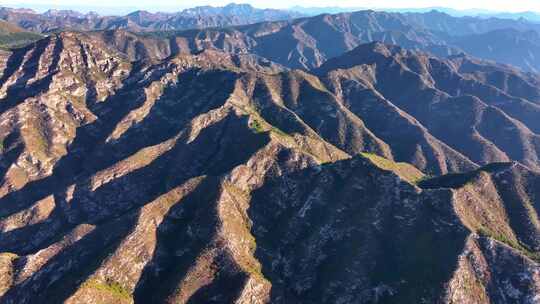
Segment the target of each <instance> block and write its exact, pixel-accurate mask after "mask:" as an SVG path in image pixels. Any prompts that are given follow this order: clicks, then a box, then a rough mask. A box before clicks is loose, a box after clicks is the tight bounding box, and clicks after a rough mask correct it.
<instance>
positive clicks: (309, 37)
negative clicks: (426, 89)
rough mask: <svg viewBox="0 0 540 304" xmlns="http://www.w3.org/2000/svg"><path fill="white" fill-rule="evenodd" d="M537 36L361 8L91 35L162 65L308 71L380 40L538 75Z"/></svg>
mask: <svg viewBox="0 0 540 304" xmlns="http://www.w3.org/2000/svg"><path fill="white" fill-rule="evenodd" d="M539 32H540V24H536V23H531V22H527V21H524V20H511V19H495V18H490V19H483V18H477V17H453V16H450V15H448V14H444V13H441V12H436V11H432V12H429V13H404V14H402V13H387V12H376V11H359V12H353V13H341V14H334V15H329V14H325V15H318V16H313V17H302V18H297V19H292V20H285V21H274V22H261V23H257V24H250V25H242V26H235V27H227V28H218V27H216V28H205V29H193V30H182V31H160V32H142V33H141V32H130V31H124V30H111V31H97V32H93V33H90V35H93V36H94V37H95V38H94V39H98V40H101V41H103V42H104V43H106V44H107V45H108V46H109V47H111V48H113V49H116V50H119V51H121V52H122V53H125V54H126V55H127V56H128V57H129V58H131V59H132V60H139V59H143V58H150V59H158V60H159V59H164V58H167V57H169V56H171V55H176V54H180V53H194V52H198V51H201V50H203V49H209V48H210V49H218V50H223V51H227V52H232V53H237V54H242V53H252V54H256V55H258V56H261V57H265V58H268V59H270V60H272V61H274V62H276V63H279V64H282V65H285V66H289V67H293V68H300V69H305V70H311V69H313V68H317V67H319V66H321V65H322V64H323V63H324V62H326V61H327V60H328V59H330V58H332V57H335V56H339V55H342V54H343V53H345V52H347V51H350V50H352V49H353V48H355V47H356V46H358V45H360V44H362V43H367V42H373V41H380V42H385V43H389V44H396V45H400V46H402V47H404V48H408V49H412V50H421V51H424V52H429V53H432V54H434V55H437V56H440V57H447V56H451V55H459V54H461V53H467V54H469V55H472V56H475V57H478V58H482V59H488V60H494V61H497V62H499V63H504V64H512V65H514V66H516V67H519V68H522V69H523V70H524V71H532V72H534V71H539V70H540V61H539V59H538V56H536V54H537V52H538V49H539V45H540V43H539V41H540V40H539V38H538V33H539Z"/></svg>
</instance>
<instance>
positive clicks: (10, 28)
mask: <svg viewBox="0 0 540 304" xmlns="http://www.w3.org/2000/svg"><path fill="white" fill-rule="evenodd" d="M40 38H42V36H41V35H39V34H34V33H30V32H27V31H25V30H23V29H22V28H20V27H18V26H16V25H13V24H10V23H8V22H5V21H1V20H0V48H2V49H9V48H14V47H21V46H24V45H26V44H30V43H32V42H34V41H36V40H39V39H40Z"/></svg>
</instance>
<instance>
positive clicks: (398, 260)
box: [248, 159, 469, 303]
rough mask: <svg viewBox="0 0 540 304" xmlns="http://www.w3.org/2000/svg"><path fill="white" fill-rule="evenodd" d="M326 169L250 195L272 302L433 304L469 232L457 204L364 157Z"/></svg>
mask: <svg viewBox="0 0 540 304" xmlns="http://www.w3.org/2000/svg"><path fill="white" fill-rule="evenodd" d="M321 169H322V170H321ZM321 169H317V168H307V169H304V170H300V171H296V172H293V173H290V174H286V175H284V176H279V177H267V179H266V181H265V183H264V185H263V187H261V188H260V189H258V190H256V191H254V192H253V193H252V200H251V203H250V208H249V210H248V215H249V218H250V219H251V220H252V222H253V224H252V227H251V232H252V234H253V236H254V237H255V239H256V243H257V248H256V252H255V257H256V258H257V260H258V261H259V262H260V263H261V265H262V274H263V275H264V277H265V278H267V279H268V280H269V281H270V282H271V283H272V289H271V295H270V297H271V298H270V302H271V303H274V302H285V303H288V302H291V303H294V302H326V303H333V302H336V301H337V300H338V298H340V297H341V296H349V295H350V296H351V297H352V298H350V299H351V301H354V300H359V299H363V300H366V301H368V302H369V300H368V299H371V301H376V300H377V301H378V303H419V302H421V300H422V299H431V300H432V301H434V302H436V301H437V300H438V299H439V298H440V296H442V293H443V292H444V284H445V283H447V282H448V281H449V280H450V278H451V277H452V275H453V272H454V271H455V269H456V268H457V261H458V257H459V255H460V254H461V252H462V250H463V248H464V245H465V241H466V238H467V236H468V234H469V233H468V231H467V230H466V229H465V228H464V227H462V226H460V225H459V224H458V223H460V222H459V219H457V216H456V215H455V212H454V211H453V207H452V204H451V201H450V199H449V198H448V197H445V196H444V195H441V196H440V197H439V196H427V195H424V194H422V193H420V194H418V193H416V192H415V191H413V189H412V186H411V185H409V184H407V183H404V182H401V183H397V184H394V183H396V179H395V178H394V177H392V176H391V174H390V173H384V172H383V171H380V170H379V169H374V168H372V167H370V166H366V165H363V164H362V163H359V162H358V160H357V159H356V160H355V159H352V160H343V161H338V162H336V163H332V164H328V165H325V166H323V167H322V168H321ZM383 183H392V185H391V186H390V185H385V184H383ZM396 188H397V189H400V191H399V192H398V193H396V192H394V189H396ZM390 189H392V190H390ZM308 202H309V203H308ZM404 202H407V203H404ZM306 206H308V207H306ZM448 223H455V224H452V225H449V224H448ZM351 286H356V287H355V288H354V289H351ZM381 286H383V287H384V288H381ZM386 288H388V289H386ZM431 300H429V301H431Z"/></svg>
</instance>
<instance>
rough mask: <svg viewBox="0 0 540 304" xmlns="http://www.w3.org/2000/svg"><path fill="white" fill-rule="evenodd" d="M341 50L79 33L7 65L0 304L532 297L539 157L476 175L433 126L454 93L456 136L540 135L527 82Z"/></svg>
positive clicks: (415, 58) (394, 55) (372, 51)
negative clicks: (146, 41) (134, 51)
mask: <svg viewBox="0 0 540 304" xmlns="http://www.w3.org/2000/svg"><path fill="white" fill-rule="evenodd" d="M359 54H360V55H361V56H359ZM346 56H349V57H344V58H345V59H346V60H340V59H336V61H330V62H329V63H328V64H327V65H325V66H323V68H321V69H320V70H318V71H317V73H316V74H309V73H307V72H303V71H298V70H289V69H287V68H285V67H283V66H280V65H278V64H274V63H272V62H270V61H268V60H265V59H263V58H260V57H257V56H254V55H248V54H244V55H233V54H230V53H223V52H219V51H216V50H205V51H202V52H198V53H196V54H179V55H178V56H173V57H170V58H168V59H166V60H145V61H144V60H143V61H135V62H131V61H129V60H127V59H126V58H125V57H124V56H123V55H122V53H120V52H118V51H115V50H114V49H111V48H108V47H107V44H106V43H103V42H102V41H100V40H94V39H92V36H91V35H86V34H78V33H61V34H58V35H53V36H51V37H48V38H46V39H43V40H40V41H39V42H37V43H35V44H33V45H31V46H29V47H27V48H23V49H19V50H16V51H14V52H12V53H10V54H8V55H7V62H8V64H6V65H5V66H4V68H3V74H2V75H3V76H2V78H1V79H0V85H1V87H0V98H1V100H0V110H1V111H0V113H1V114H0V115H1V121H2V124H1V125H0V136H1V138H2V139H3V140H2V143H3V144H2V154H1V164H2V166H1V168H2V171H1V174H2V185H1V188H0V191H1V192H0V248H2V249H1V251H2V252H1V253H0V274H1V275H0V302H2V303H41V302H44V301H46V302H47V303H64V302H66V303H188V302H189V303H199V302H204V303H232V302H234V303H290V302H302V303H350V302H358V303H420V302H428V303H433V302H441V303H482V301H484V302H485V303H507V302H512V301H513V302H516V303H527V301H529V302H531V303H534V301H535V297H536V296H537V294H538V286H539V284H540V281H539V278H538V261H539V258H538V250H539V246H540V245H539V244H540V243H539V242H538V233H539V231H540V230H538V227H540V226H538V215H537V211H536V210H537V208H538V203H539V201H538V199H539V198H540V193H539V192H538V189H540V187H539V186H540V184H539V183H540V175H539V173H538V172H536V171H534V169H535V165H534V164H535V163H534V162H532V161H531V159H528V158H527V159H526V158H519V157H514V156H513V154H511V153H510V152H503V151H510V150H505V147H508V146H505V145H502V144H500V143H502V142H504V140H507V137H504V138H502V139H500V141H497V142H495V141H494V142H493V144H494V145H497V147H500V148H498V150H497V149H495V148H493V151H497V152H493V155H495V156H497V155H499V154H497V153H499V151H501V152H500V155H503V154H502V153H504V154H505V155H507V156H508V158H504V160H508V162H506V163H497V164H491V165H488V166H480V165H483V164H484V163H487V162H489V161H488V160H489V159H490V158H478V159H473V156H471V155H473V154H468V153H467V151H466V150H463V151H460V147H461V146H459V145H457V144H455V143H454V142H452V141H450V140H449V137H444V136H442V135H441V133H436V132H434V131H433V130H435V128H434V125H433V124H430V122H431V120H430V118H431V117H438V118H439V117H445V115H449V114H448V113H451V111H450V110H449V109H452V106H453V105H454V104H457V103H460V102H462V103H463V104H467V102H469V103H470V104H472V105H478V107H477V110H478V112H471V113H469V114H470V115H472V116H473V117H472V118H471V117H470V116H466V117H465V116H464V117H463V118H460V119H461V120H457V119H456V118H455V117H459V115H456V116H453V117H454V118H453V123H454V124H456V125H459V128H464V129H466V127H463V126H462V125H466V126H467V123H469V122H471V121H474V122H475V123H476V124H475V126H482V125H483V126H484V127H485V128H487V127H488V126H489V124H490V123H492V122H493V123H497V124H498V123H500V121H503V122H506V123H508V124H511V126H514V127H515V128H517V131H519V132H521V133H519V134H522V136H519V137H517V138H515V139H513V140H515V142H512V143H509V144H511V145H513V146H518V145H519V144H524V143H529V142H534V140H535V139H534V138H535V136H536V135H534V133H533V131H531V130H534V124H532V121H528V120H527V119H526V118H527V116H523V117H521V118H520V117H516V115H517V114H516V113H518V114H519V113H520V111H521V110H523V109H522V108H519V106H523V105H526V106H527V107H530V105H531V104H535V102H533V101H525V99H524V98H531V99H533V96H535V92H534V91H531V88H532V86H530V87H527V88H529V89H527V90H523V91H522V90H520V89H518V87H514V86H505V85H503V84H502V83H500V82H497V79H492V77H491V76H492V75H494V73H507V72H504V71H505V70H496V71H494V70H489V69H488V68H487V66H482V65H481V63H477V64H478V68H475V69H472V65H470V64H466V63H465V61H459V60H458V59H455V60H439V59H436V58H434V57H430V56H427V55H422V54H417V53H409V52H406V51H403V50H401V49H397V48H394V47H391V46H385V45H382V44H376V45H371V46H364V47H363V48H360V49H357V50H355V51H354V52H353V53H350V54H348V55H346ZM345 63H346V65H345ZM427 63H429V64H427ZM476 70H478V73H476V72H475V71H476ZM464 74H467V75H473V76H470V77H465V76H464ZM516 75H519V74H516ZM516 77H517V76H516ZM531 77H532V76H531ZM450 80H452V81H458V82H459V83H460V85H461V87H462V89H461V90H463V91H464V92H476V91H474V90H473V89H478V88H480V89H481V90H480V89H479V91H478V92H481V94H482V95H481V97H464V96H462V95H465V94H458V93H456V91H452V90H454V89H455V90H457V89H456V88H455V87H452V86H451V85H450V84H452V82H451V81H450ZM514 81H515V82H512V83H520V84H527V83H530V82H531V80H530V78H525V77H517V78H515V80H514ZM389 83H394V84H396V85H397V84H403V85H404V86H406V87H408V88H409V91H403V92H401V94H396V93H393V92H392V91H391V90H390V88H389V87H387V86H388V85H389ZM505 84H510V82H506V83H505ZM521 87H524V86H521ZM466 94H470V93H466ZM479 94H480V93H479ZM514 94H515V95H518V96H520V97H511V96H515V95H514ZM413 95H418V96H425V97H426V99H422V102H418V103H410V102H408V98H410V97H411V96H413ZM486 96H487V97H486ZM527 96H528V97H527ZM428 97H429V98H428ZM492 97H493V99H489V101H484V98H492ZM503 97H504V98H505V99H506V98H509V101H508V104H509V105H508V108H505V106H506V104H500V103H501V102H502V99H503ZM437 98H438V99H437ZM497 98H501V99H497ZM518 100H519V101H521V103H518V102H517V101H518ZM467 109H469V108H467ZM474 109H476V108H474ZM507 110H508V112H510V111H511V110H512V111H513V112H511V113H512V115H514V116H511V115H510V114H506V111H507ZM456 111H457V110H456ZM478 113H480V114H478ZM437 115H438V116H437ZM474 115H479V116H474ZM477 117H481V119H477ZM440 119H442V118H440ZM521 119H522V120H523V122H520V120H521ZM449 121H450V120H443V122H449ZM527 124H530V125H527ZM527 126H529V127H527ZM459 128H458V129H456V130H462V129H459ZM479 129H480V127H479ZM392 130H394V131H395V132H396V133H397V135H396V134H390V133H389V132H390V131H392ZM524 130H525V131H524ZM527 130H528V131H527ZM456 132H457V131H456ZM443 135H444V134H443ZM400 139H401V141H400ZM527 140H529V141H527ZM411 143H412V144H411ZM499 145H500V146H499ZM486 146H488V145H487V144H486ZM486 149H487V148H486ZM525 150H526V152H527V153H528V154H527V153H525V154H523V155H533V154H534V151H532V150H530V149H525ZM458 151H459V152H458ZM516 155H520V154H516ZM495 156H493V159H494V160H497V161H498V160H501V159H499V158H496V157H495ZM509 160H513V161H514V162H510V161H509ZM408 163H412V164H408ZM430 170H431V171H433V172H436V173H440V174H445V175H442V176H439V177H436V178H432V177H430V176H429V175H424V173H423V172H422V171H430ZM446 173H452V174H446ZM420 286H421V287H420Z"/></svg>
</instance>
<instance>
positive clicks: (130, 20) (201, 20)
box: [0, 3, 302, 33]
mask: <svg viewBox="0 0 540 304" xmlns="http://www.w3.org/2000/svg"><path fill="white" fill-rule="evenodd" d="M301 16H302V14H300V13H298V12H293V11H283V10H276V9H256V8H254V7H252V6H250V5H248V4H234V3H231V4H229V5H227V6H224V7H211V6H202V7H195V8H190V9H186V10H183V11H180V12H177V13H159V12H158V13H150V12H147V11H135V12H132V13H130V14H128V15H126V16H99V15H98V14H97V13H94V12H90V13H86V14H82V13H79V12H77V11H73V10H48V11H46V12H44V13H37V12H35V11H33V10H29V9H12V8H5V7H4V8H0V19H3V20H5V21H7V22H10V23H13V24H15V25H18V26H20V27H22V28H24V29H26V30H30V31H34V32H41V33H47V32H51V31H58V30H65V29H70V30H80V31H89V30H107V29H126V30H130V31H157V30H181V29H192V28H206V27H223V26H233V25H242V24H250V23H256V22H262V21H276V20H287V19H292V18H296V17H301Z"/></svg>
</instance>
